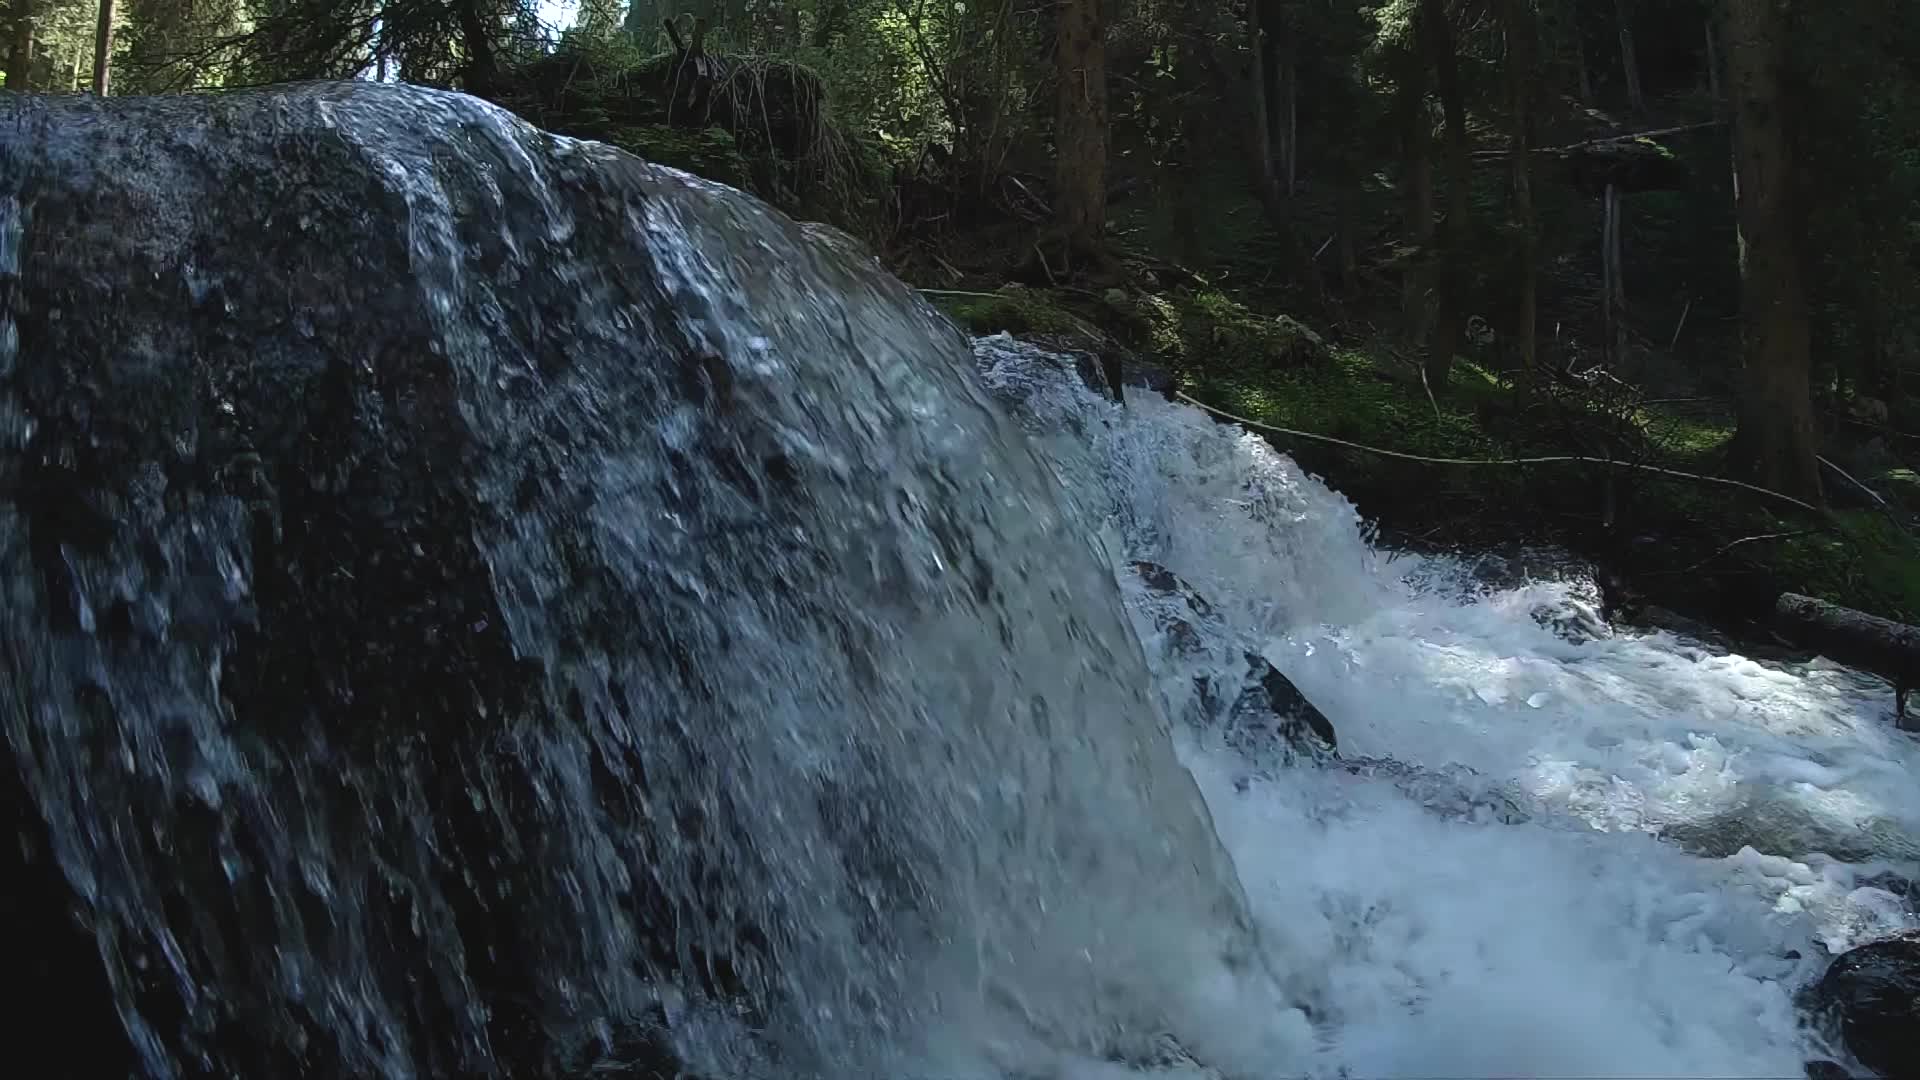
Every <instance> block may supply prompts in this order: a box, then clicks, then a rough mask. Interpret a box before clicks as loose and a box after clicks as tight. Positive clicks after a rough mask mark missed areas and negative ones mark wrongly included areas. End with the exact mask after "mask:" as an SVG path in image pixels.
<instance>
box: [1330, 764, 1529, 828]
mask: <svg viewBox="0 0 1920 1080" xmlns="http://www.w3.org/2000/svg"><path fill="white" fill-rule="evenodd" d="M1340 768H1341V769H1343V770H1345V771H1346V772H1349V773H1352V774H1353V775H1355V776H1364V777H1379V778H1382V779H1385V780H1388V781H1390V782H1391V783H1392V784H1393V786H1394V787H1395V788H1398V789H1399V790H1400V792H1401V794H1403V795H1405V796H1406V797H1407V798H1409V799H1411V800H1412V801H1414V802H1415V803H1418V804H1419V805H1420V806H1422V807H1424V808H1425V809H1426V810H1428V811H1430V812H1432V813H1434V814H1436V815H1438V816H1440V817H1443V818H1447V819H1450V820H1459V821H1474V822H1498V823H1499V824H1502V825H1518V824H1521V823H1523V822H1526V821H1529V820H1531V819H1532V815H1531V814H1529V813H1527V811H1526V810H1525V809H1524V808H1523V807H1522V806H1521V805H1520V800H1519V799H1518V798H1517V797H1516V795H1515V793H1514V792H1513V791H1512V790H1511V788H1510V787H1508V786H1507V785H1502V784H1493V783H1490V782H1489V781H1487V779H1486V778H1485V777H1483V776H1481V775H1480V774H1479V773H1478V772H1476V771H1474V770H1473V769H1470V768H1468V767H1466V766H1465V765H1459V764H1453V763H1449V764H1447V765H1445V766H1443V767H1440V768H1437V769H1430V768H1427V767H1426V766H1424V765H1413V764H1409V763H1407V762H1404V761H1396V760H1394V759H1393V758H1385V757H1349V758H1342V759H1341V761H1340Z"/></svg>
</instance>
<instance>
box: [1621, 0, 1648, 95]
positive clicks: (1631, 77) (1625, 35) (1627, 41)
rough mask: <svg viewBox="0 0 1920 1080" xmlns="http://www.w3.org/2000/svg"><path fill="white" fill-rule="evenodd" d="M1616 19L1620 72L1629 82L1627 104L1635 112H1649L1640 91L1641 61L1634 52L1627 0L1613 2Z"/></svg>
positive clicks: (1631, 23)
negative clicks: (1618, 34)
mask: <svg viewBox="0 0 1920 1080" xmlns="http://www.w3.org/2000/svg"><path fill="white" fill-rule="evenodd" d="M1613 12H1614V18H1615V19H1616V20H1617V21H1618V22H1619V25H1620V70H1621V72H1622V73H1623V74H1624V75H1625V76H1626V80H1627V104H1629V105H1631V106H1633V111H1634V112H1639V113H1643V112H1646V111H1647V99H1646V95H1645V94H1644V93H1642V92H1641V89H1640V61H1639V59H1638V58H1637V57H1636V56H1635V55H1634V51H1633V13H1632V11H1630V10H1629V8H1628V3H1627V0H1613Z"/></svg>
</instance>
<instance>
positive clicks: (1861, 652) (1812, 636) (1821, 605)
mask: <svg viewBox="0 0 1920 1080" xmlns="http://www.w3.org/2000/svg"><path fill="white" fill-rule="evenodd" d="M1773 615H1774V621H1775V622H1776V623H1777V624H1778V625H1779V627H1780V629H1781V630H1782V631H1783V632H1785V633H1786V634H1787V636H1789V637H1790V638H1792V639H1793V640H1795V641H1797V642H1799V643H1800V644H1801V645H1803V646H1805V647H1807V648H1809V649H1812V650H1814V651H1816V652H1818V653H1820V654H1821V655H1823V656H1825V657H1827V658H1828V659H1830V660H1836V661H1839V662H1840V663H1843V664H1847V665H1849V666H1851V667H1857V668H1862V669H1864V670H1867V671H1871V672H1873V673H1874V674H1876V675H1879V676H1882V677H1883V678H1886V679H1890V680H1892V682H1893V697H1894V715H1895V716H1896V717H1897V722H1898V723H1899V725H1900V729H1901V730H1902V731H1914V730H1920V726H1916V725H1914V724H1911V723H1909V721H1908V719H1907V691H1908V690H1909V689H1910V688H1912V687H1914V686H1917V685H1920V626H1909V625H1907V624H1906V623H1897V622H1894V621H1893V620H1891V619H1883V618H1880V617H1879V616H1878V615H1869V614H1867V613H1866V612H1864V611H1855V610H1854V609H1852V608H1847V607H1841V606H1840V605H1839V604H1833V603H1828V602H1827V601H1825V600H1816V599H1814V598H1813V597H1811V596H1802V595H1800V594H1799V593H1784V594H1782V595H1781V597H1780V599H1779V600H1778V601H1777V602H1776V603H1775V604H1774V608H1773Z"/></svg>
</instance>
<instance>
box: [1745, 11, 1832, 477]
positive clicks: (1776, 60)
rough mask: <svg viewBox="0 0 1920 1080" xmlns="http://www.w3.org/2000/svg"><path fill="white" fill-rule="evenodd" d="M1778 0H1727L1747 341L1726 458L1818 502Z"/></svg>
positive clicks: (1807, 335)
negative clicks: (1736, 413) (1782, 88)
mask: <svg viewBox="0 0 1920 1080" xmlns="http://www.w3.org/2000/svg"><path fill="white" fill-rule="evenodd" d="M1775 3H1776V0H1726V2H1725V3H1724V4H1723V12H1724V18H1725V23H1724V30H1723V33H1722V35H1721V38H1722V42H1723V44H1724V46H1725V49H1726V63H1727V89H1728V92H1729V94H1731V96H1732V99H1733V100H1732V105H1733V116H1734V128H1733V137H1734V163H1735V169H1734V186H1735V196H1734V200H1735V210H1736V216H1737V218H1738V222H1739V236H1740V285H1741V304H1740V316H1741V338H1742V370H1741V379H1742V385H1741V394H1740V404H1739V424H1738V427H1737V428H1736V429H1735V433H1734V438H1733V443H1732V445H1731V447H1730V448H1729V453H1730V462H1729V464H1730V466H1731V467H1732V468H1733V469H1734V470H1735V471H1737V472H1738V473H1740V474H1742V475H1743V476H1744V477H1745V478H1747V479H1749V480H1751V481H1753V482H1754V483H1757V484H1759V485H1761V486H1763V487H1768V488H1772V489H1773V490H1775V491H1780V492H1783V493H1785V494H1788V495H1792V496H1795V497H1797V498H1801V499H1805V500H1807V501H1809V502H1814V501H1818V500H1819V499H1820V497H1821V491H1820V467H1819V462H1818V461H1817V460H1816V453H1817V450H1816V447H1817V435H1816V432H1815V428H1814V419H1813V403H1812V400H1811V396H1810V393H1809V387H1808V353H1809V350H1810V331H1809V329H1808V313H1807V299H1806V294H1805V292H1804V290H1803V287H1802V284H1801V278H1800V259H1799V252H1798V251H1797V250H1796V247H1795V239H1796V238H1795V234H1794V220H1795V219H1794V214H1793V206H1792V189H1793V156H1792V155H1793V148H1792V140H1791V133H1790V132H1789V131H1788V130H1787V129H1786V121H1785V109H1784V106H1785V102H1784V101H1782V100H1781V97H1780V61H1781V55H1782V50H1783V46H1784V42H1783V41H1782V39H1781V27H1782V25H1783V23H1784V19H1782V18H1781V15H1780V12H1779V11H1778V10H1777V8H1776V6H1775Z"/></svg>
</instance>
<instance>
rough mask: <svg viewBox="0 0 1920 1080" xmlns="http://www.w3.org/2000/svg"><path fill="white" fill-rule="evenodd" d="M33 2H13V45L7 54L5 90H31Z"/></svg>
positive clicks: (15, 0) (23, 91) (24, 0)
mask: <svg viewBox="0 0 1920 1080" xmlns="http://www.w3.org/2000/svg"><path fill="white" fill-rule="evenodd" d="M33 9H34V3H33V0H13V43H12V48H11V49H10V50H9V51H8V53H7V89H9V90H17V91H19V92H21V93H25V92H27V91H29V90H32V89H33Z"/></svg>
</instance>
